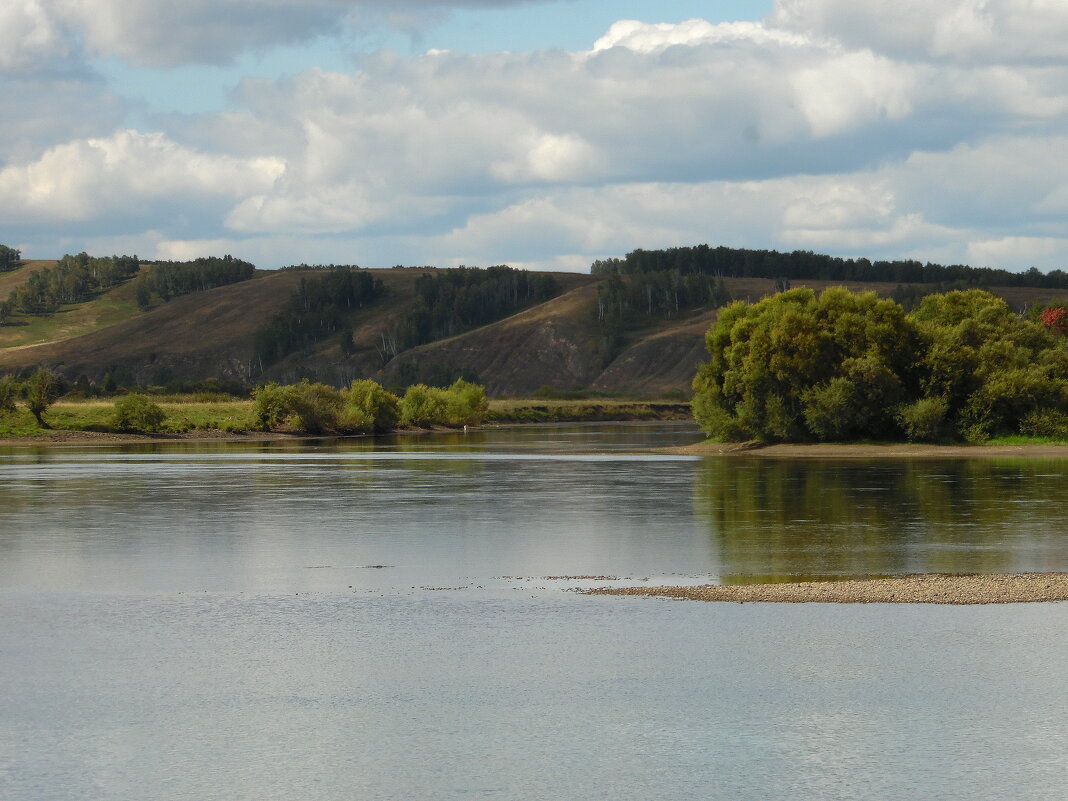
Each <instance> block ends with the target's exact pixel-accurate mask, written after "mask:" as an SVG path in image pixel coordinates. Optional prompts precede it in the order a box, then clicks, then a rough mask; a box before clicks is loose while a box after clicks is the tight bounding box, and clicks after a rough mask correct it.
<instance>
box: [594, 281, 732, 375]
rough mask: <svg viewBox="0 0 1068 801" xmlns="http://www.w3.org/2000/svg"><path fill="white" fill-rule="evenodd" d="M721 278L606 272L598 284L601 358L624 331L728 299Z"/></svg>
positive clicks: (613, 351) (611, 351)
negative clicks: (625, 275) (624, 277)
mask: <svg viewBox="0 0 1068 801" xmlns="http://www.w3.org/2000/svg"><path fill="white" fill-rule="evenodd" d="M731 299H732V298H731V293H730V290H728V289H727V285H726V284H725V283H724V281H723V279H722V278H718V277H716V276H712V275H707V274H704V273H682V272H679V271H678V270H662V271H659V272H650V273H636V274H633V275H629V276H627V278H626V280H624V279H623V278H622V277H621V275H620V274H619V273H617V272H610V273H608V277H607V279H606V280H604V281H602V282H601V283H600V284H598V286H597V323H598V325H599V327H600V332H601V343H600V347H601V349H602V361H604V362H608V361H610V360H611V358H612V357H614V356H615V354H616V353H617V352H618V350H619V348H620V347H621V346H622V343H623V336H624V334H625V332H627V331H629V330H632V329H635V328H640V327H641V326H642V325H644V324H647V323H648V322H649V321H651V320H654V319H664V318H671V317H674V316H676V315H679V314H685V313H686V312H690V311H693V310H696V309H702V308H708V307H711V308H716V307H718V306H722V305H724V304H725V303H729V302H730V301H731Z"/></svg>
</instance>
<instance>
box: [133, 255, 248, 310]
mask: <svg viewBox="0 0 1068 801" xmlns="http://www.w3.org/2000/svg"><path fill="white" fill-rule="evenodd" d="M255 274H256V266H255V265H254V264H251V263H250V262H247V261H243V260H241V259H235V258H234V257H233V256H230V255H226V256H223V257H221V258H220V257H217V256H207V257H203V258H199V259H193V260H192V261H155V262H147V263H145V262H143V263H142V269H141V276H140V277H139V278H138V279H137V304H138V306H140V307H141V308H142V309H145V308H148V306H149V305H150V304H151V303H152V301H153V300H154V299H155V298H156V297H158V298H159V299H160V300H162V301H163V302H164V303H166V302H167V301H169V300H171V298H176V297H178V296H179V295H189V294H192V293H193V292H207V291H208V290H209V289H215V288H216V287H220V286H227V285H228V284H236V283H238V282H240V281H247V280H248V279H250V278H252V276H253V275H255Z"/></svg>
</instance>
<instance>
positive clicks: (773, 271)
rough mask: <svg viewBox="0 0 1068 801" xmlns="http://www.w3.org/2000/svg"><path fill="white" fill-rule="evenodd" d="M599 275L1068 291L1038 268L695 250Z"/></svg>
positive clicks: (648, 257) (631, 259) (637, 256)
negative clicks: (673, 274) (1014, 269)
mask: <svg viewBox="0 0 1068 801" xmlns="http://www.w3.org/2000/svg"><path fill="white" fill-rule="evenodd" d="M590 271H591V272H592V273H594V274H595V275H597V274H606V273H618V274H622V275H636V274H643V273H658V272H669V271H673V272H678V273H679V274H680V275H690V274H694V273H696V274H701V275H711V276H719V277H723V278H781V279H785V280H795V279H808V280H819V281H885V282H889V283H898V284H955V285H958V286H970V287H982V286H1027V287H1048V288H1052V289H1068V272H1065V271H1064V270H1051V271H1050V272H1048V273H1043V272H1042V271H1041V270H1038V269H1037V268H1035V267H1032V268H1031V269H1029V270H1026V271H1025V272H1022V273H1015V272H1010V271H1009V270H1004V269H995V268H990V267H968V266H966V265H962V264H951V265H943V264H932V263H931V262H927V263H926V264H924V263H922V262H918V261H914V260H901V261H874V262H873V261H869V260H868V259H842V258H837V257H835V256H824V255H821V254H819V253H813V252H811V251H808V250H795V251H793V252H792V253H779V252H778V251H775V250H746V249H744V248H728V247H712V246H710V245H697V246H695V247H682V248H669V249H667V250H635V251H632V252H631V253H628V254H627V255H626V257H625V258H622V259H605V260H603V261H595V262H594V263H593V265H592V266H591V268H590Z"/></svg>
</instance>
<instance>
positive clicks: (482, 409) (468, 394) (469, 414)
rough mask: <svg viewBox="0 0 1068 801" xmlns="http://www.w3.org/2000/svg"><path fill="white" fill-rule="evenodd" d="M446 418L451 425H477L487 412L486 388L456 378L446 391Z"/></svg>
mask: <svg viewBox="0 0 1068 801" xmlns="http://www.w3.org/2000/svg"><path fill="white" fill-rule="evenodd" d="M446 396H447V397H446V417H447V419H448V422H449V423H451V424H452V425H478V424H479V423H481V422H482V420H483V419H484V418H485V417H486V413H487V412H488V411H489V400H488V399H487V398H486V388H485V387H483V386H479V385H478V384H472V383H470V382H468V381H464V380H463V379H462V378H458V379H457V380H456V383H455V384H453V385H452V386H451V387H449V388H448V389H447V390H446Z"/></svg>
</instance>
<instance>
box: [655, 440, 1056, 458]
mask: <svg viewBox="0 0 1068 801" xmlns="http://www.w3.org/2000/svg"><path fill="white" fill-rule="evenodd" d="M665 450H666V451H668V452H670V453H679V454H688V455H690V456H739V455H740V456H758V457H762V458H779V459H805V458H809V459H885V458H888V457H889V458H895V459H900V458H903V457H904V458H926V459H972V458H975V457H990V456H996V457H1005V456H1014V457H1015V456H1026V457H1042V458H1047V459H1048V458H1068V445H923V444H919V443H916V444H913V443H900V444H887V445H848V444H847V445H838V444H833V443H809V444H778V445H764V444H761V443H758V442H699V443H697V444H696V445H682V446H679V447H677V448H666V449H665Z"/></svg>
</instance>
